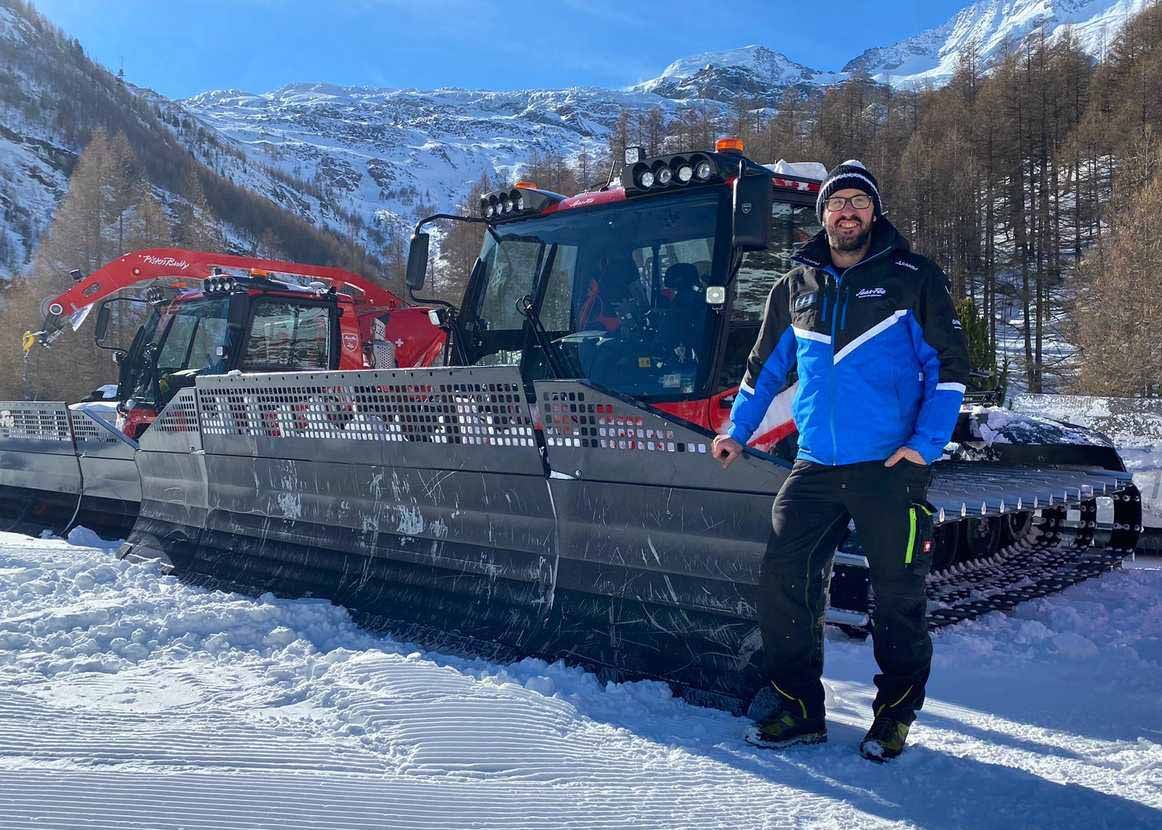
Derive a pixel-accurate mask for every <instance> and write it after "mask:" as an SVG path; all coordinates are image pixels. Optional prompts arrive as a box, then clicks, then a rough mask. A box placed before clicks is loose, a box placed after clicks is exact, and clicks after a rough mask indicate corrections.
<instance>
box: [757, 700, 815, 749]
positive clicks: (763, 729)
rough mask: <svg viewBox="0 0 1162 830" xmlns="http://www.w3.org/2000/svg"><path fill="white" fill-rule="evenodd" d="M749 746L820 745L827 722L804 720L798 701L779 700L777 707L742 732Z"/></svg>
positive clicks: (805, 717) (806, 717) (768, 747)
mask: <svg viewBox="0 0 1162 830" xmlns="http://www.w3.org/2000/svg"><path fill="white" fill-rule="evenodd" d="M744 737H745V739H746V742H747V743H748V744H750V745H751V746H759V747H762V748H764V749H782V748H783V747H788V746H794V745H795V744H821V743H824V742H826V740H827V720H826V719H825V718H824V717H823V716H822V715H820V716H819V717H817V718H813V717H808V716H807V711H806V707H804V706H803V704H802V701H800V700H799V699H798V698H791V699H790V700H781V701H780V705H779V706H778V707H777V708H776V709H775V710H774V711H772V712H770V713H769V714H767V715H766V716H765V717H763V718H762V719H761V720H759V721H758V722H756V723H755V724H754V725H753V726H751V727H750V728H749V729H747V731H746V735H745V736H744Z"/></svg>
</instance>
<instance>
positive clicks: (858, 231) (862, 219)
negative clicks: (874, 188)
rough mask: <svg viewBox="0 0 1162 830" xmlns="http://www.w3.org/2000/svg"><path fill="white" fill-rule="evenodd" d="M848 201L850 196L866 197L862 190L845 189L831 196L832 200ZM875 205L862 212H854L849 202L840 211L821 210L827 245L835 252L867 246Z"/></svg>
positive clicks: (855, 249)
mask: <svg viewBox="0 0 1162 830" xmlns="http://www.w3.org/2000/svg"><path fill="white" fill-rule="evenodd" d="M837 196H838V197H842V198H847V199H850V198H851V197H852V196H867V194H866V193H864V192H863V191H862V190H856V189H855V188H854V187H846V188H844V189H843V190H837V191H835V192H834V193H832V194H831V197H832V198H835V197H837ZM874 214H875V204H874V203H873V204H871V205H868V206H867V207H866V208H864V209H863V210H856V209H855V208H853V207H852V206H851V202H850V201H848V202H845V203H844V205H843V208H842V209H841V210H832V209H831V208H830V207H825V208H824V209H823V229H824V230H825V231H827V244H829V245H830V246H831V247H832V248H833V249H834V250H836V251H859V250H862V249H863V247H864V246H865V245H866V244H867V241H868V238H869V237H870V236H871V231H872V217H873V215H874Z"/></svg>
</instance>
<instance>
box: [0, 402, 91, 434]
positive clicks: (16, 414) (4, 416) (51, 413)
mask: <svg viewBox="0 0 1162 830" xmlns="http://www.w3.org/2000/svg"><path fill="white" fill-rule="evenodd" d="M3 440H18V441H51V442H56V443H62V444H63V443H68V444H71V443H72V441H73V433H72V430H71V429H70V426H69V410H68V408H67V407H66V406H65V405H64V404H63V403H41V402H38V401H5V402H4V403H0V441H3Z"/></svg>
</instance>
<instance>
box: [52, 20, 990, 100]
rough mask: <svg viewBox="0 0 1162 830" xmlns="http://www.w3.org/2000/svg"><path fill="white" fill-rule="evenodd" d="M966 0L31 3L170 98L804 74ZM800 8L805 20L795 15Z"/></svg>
mask: <svg viewBox="0 0 1162 830" xmlns="http://www.w3.org/2000/svg"><path fill="white" fill-rule="evenodd" d="M969 2H970V0H880V2H862V3H850V2H832V3H824V4H812V3H804V2H802V0H798V2H796V1H795V0H788V1H787V2H783V0H767V2H761V0H726V2H705V0H703V2H692V0H667V1H666V2H646V1H645V0H639V2H637V3H630V2H625V0H620V2H618V1H617V0H594V2H585V0H556V1H555V2H554V0H540V2H537V0H508V2H502V0H425V1H424V2H415V3H413V2H403V0H332V2H323V0H33V4H34V5H35V6H36V7H37V8H38V9H39V10H40V11H41V12H42V13H43V14H44V15H45V16H46V17H48V19H49V20H51V21H52V22H53V23H55V24H56V25H57V26H59V27H60V28H62V29H64V30H65V32H67V33H68V34H69V35H71V36H73V37H76V38H77V39H78V40H79V41H80V42H81V45H82V46H83V47H84V48H85V51H86V52H87V53H88V54H89V55H90V56H91V57H93V58H95V59H96V60H97V61H99V62H101V63H103V64H104V65H105V66H107V67H109V68H110V69H112V70H114V71H116V69H117V68H118V66H120V65H121V64H122V61H124V67H125V76H126V78H127V79H128V80H129V81H131V82H133V83H136V84H140V85H143V86H147V87H150V88H152V89H154V90H156V91H158V92H160V93H162V94H163V95H166V96H168V97H171V98H181V97H185V96H189V95H193V94H195V93H197V92H202V91H204V90H208V89H224V88H238V89H245V90H247V91H250V92H266V91H269V90H272V89H276V88H278V87H280V86H282V85H284V84H287V83H294V82H300V81H326V82H331V83H337V84H353V85H367V86H391V87H419V88H432V87H437V86H459V87H467V88H477V89H521V88H554V87H564V86H573V85H577V84H593V85H597V86H610V87H621V86H627V85H629V84H632V83H635V82H637V81H640V80H644V79H646V78H651V77H655V76H657V75H658V74H660V73H661V71H662V69H663V68H664V67H665V66H666V65H667V64H668V63H670V62H671V61H672V60H675V59H677V58H681V57H685V56H687V55H692V54H695V53H698V52H704V51H712V50H720V49H731V48H735V47H738V46H743V45H746V44H748V43H760V44H762V45H764V46H768V47H770V48H772V49H774V50H776V51H779V52H782V53H783V54H785V55H787V56H788V57H790V58H791V59H793V60H796V61H798V62H799V63H803V64H806V65H807V66H811V67H814V68H816V69H830V70H834V69H839V68H840V67H841V66H842V65H843V64H844V63H846V62H847V61H848V60H850V59H851V58H853V57H855V56H856V55H857V54H859V53H860V52H862V51H863V50H864V49H866V48H868V47H871V46H886V45H888V44H891V43H894V42H895V41H897V40H900V39H902V38H904V37H907V36H909V35H912V34H916V33H917V32H920V31H923V30H924V29H927V28H931V27H932V26H937V25H939V24H941V23H943V22H944V21H946V20H947V19H948V18H949V17H951V16H952V15H953V14H955V13H956V11H958V10H959V9H960V8H962V7H964V6H965V5H967V4H968V3H969ZM804 7H806V8H808V9H810V10H811V12H810V13H804V11H803V9H804Z"/></svg>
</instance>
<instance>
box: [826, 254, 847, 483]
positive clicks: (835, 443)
mask: <svg viewBox="0 0 1162 830" xmlns="http://www.w3.org/2000/svg"><path fill="white" fill-rule="evenodd" d="M833 267H834V266H833ZM828 273H830V272H828ZM842 280H843V276H842V275H841V274H836V275H835V302H834V303H832V304H831V365H830V366H828V367H827V399H828V400H829V401H831V408H830V411H829V412H828V413H827V420H828V426H829V427H830V428H831V463H832V464H835V463H837V462H838V460H839V439H838V438H837V437H836V435H835V337H836V322H837V320H838V317H839V294H840V292H841V291H842V290H843V288H842V286H841V284H840V283H841V282H842Z"/></svg>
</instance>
